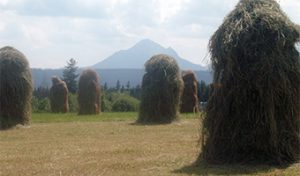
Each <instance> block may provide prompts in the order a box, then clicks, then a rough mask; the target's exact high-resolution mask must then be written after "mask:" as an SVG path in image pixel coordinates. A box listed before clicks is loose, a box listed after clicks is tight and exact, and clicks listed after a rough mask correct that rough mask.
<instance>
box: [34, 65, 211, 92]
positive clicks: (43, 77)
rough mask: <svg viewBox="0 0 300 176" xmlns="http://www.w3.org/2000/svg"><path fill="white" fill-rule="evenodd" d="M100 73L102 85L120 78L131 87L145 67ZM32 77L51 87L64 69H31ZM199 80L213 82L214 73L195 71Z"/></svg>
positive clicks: (44, 85) (102, 70)
mask: <svg viewBox="0 0 300 176" xmlns="http://www.w3.org/2000/svg"><path fill="white" fill-rule="evenodd" d="M96 71H97V73H98V74H99V75H100V82H101V85H104V84H105V83H106V84H107V85H108V87H115V86H116V83H117V81H118V80H119V81H120V83H121V84H122V85H126V84H127V82H128V81H129V82H130V85H131V87H135V86H137V85H141V82H142V78H143V75H144V74H145V70H144V69H96ZM31 72H32V77H33V80H34V87H35V88H38V87H51V84H52V83H51V77H52V76H59V77H62V73H63V69H35V68H33V69H31ZM81 72H82V69H79V70H78V74H80V73H81ZM195 74H196V75H197V77H198V80H199V81H200V80H203V81H205V82H206V83H207V84H208V83H211V82H212V74H211V73H210V72H209V71H206V70H205V71H195Z"/></svg>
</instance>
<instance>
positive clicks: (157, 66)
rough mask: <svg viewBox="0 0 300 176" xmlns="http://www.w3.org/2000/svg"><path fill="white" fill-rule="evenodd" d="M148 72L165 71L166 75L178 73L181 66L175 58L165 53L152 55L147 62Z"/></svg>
mask: <svg viewBox="0 0 300 176" xmlns="http://www.w3.org/2000/svg"><path fill="white" fill-rule="evenodd" d="M145 69H146V72H161V71H163V72H165V75H166V74H167V73H168V74H171V75H176V74H178V72H179V67H178V64H177V62H176V60H175V59H174V58H172V57H171V56H168V55H165V54H158V55H154V56H152V57H151V58H150V59H149V60H148V61H147V62H146V63H145Z"/></svg>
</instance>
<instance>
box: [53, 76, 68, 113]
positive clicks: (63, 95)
mask: <svg viewBox="0 0 300 176" xmlns="http://www.w3.org/2000/svg"><path fill="white" fill-rule="evenodd" d="M68 92H69V91H68V88H67V85H66V83H65V82H64V81H62V80H61V79H59V78H58V77H56V76H54V77H52V87H51V88H50V97H49V98H50V105H51V111H52V112H55V113H66V112H68V111H69V103H68Z"/></svg>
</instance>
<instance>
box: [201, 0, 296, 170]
mask: <svg viewBox="0 0 300 176" xmlns="http://www.w3.org/2000/svg"><path fill="white" fill-rule="evenodd" d="M297 40H299V32H298V31H297V30H296V27H295V25H294V24H293V23H292V22H291V21H290V20H289V19H288V17H287V16H286V15H285V14H284V13H283V12H282V11H281V9H280V7H279V5H278V4H277V3H276V2H275V1H274V0H241V1H240V2H239V3H238V5H237V6H236V9H235V10H234V11H233V12H231V13H230V14H229V15H228V16H227V18H225V21H224V23H223V24H222V25H221V26H220V27H219V29H218V30H217V31H216V32H215V34H214V35H213V36H212V38H211V40H210V52H211V56H212V58H211V60H212V66H213V70H214V84H215V85H219V86H214V91H213V93H212V95H211V97H210V99H209V101H208V105H207V117H206V120H205V127H206V131H207V134H206V135H208V136H207V138H206V142H205V143H204V146H203V147H204V148H203V153H202V155H201V157H203V159H204V160H206V161H207V162H209V163H252V162H254V163H264V164H284V163H291V162H295V161H297V160H298V159H299V155H300V147H299V146H300V138H299V131H300V112H299V111H300V108H299V107H300V61H299V53H298V52H297V50H296V49H295V42H297Z"/></svg>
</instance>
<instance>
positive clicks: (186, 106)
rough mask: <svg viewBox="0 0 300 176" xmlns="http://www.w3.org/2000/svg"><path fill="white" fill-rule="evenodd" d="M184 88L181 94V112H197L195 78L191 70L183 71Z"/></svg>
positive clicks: (197, 102)
mask: <svg viewBox="0 0 300 176" xmlns="http://www.w3.org/2000/svg"><path fill="white" fill-rule="evenodd" d="M182 79H183V82H184V89H183V93H182V96H181V109H180V111H181V112H184V113H187V112H194V113H195V112H199V101H198V86H197V78H196V75H195V73H194V72H193V71H191V70H188V71H183V72H182Z"/></svg>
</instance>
